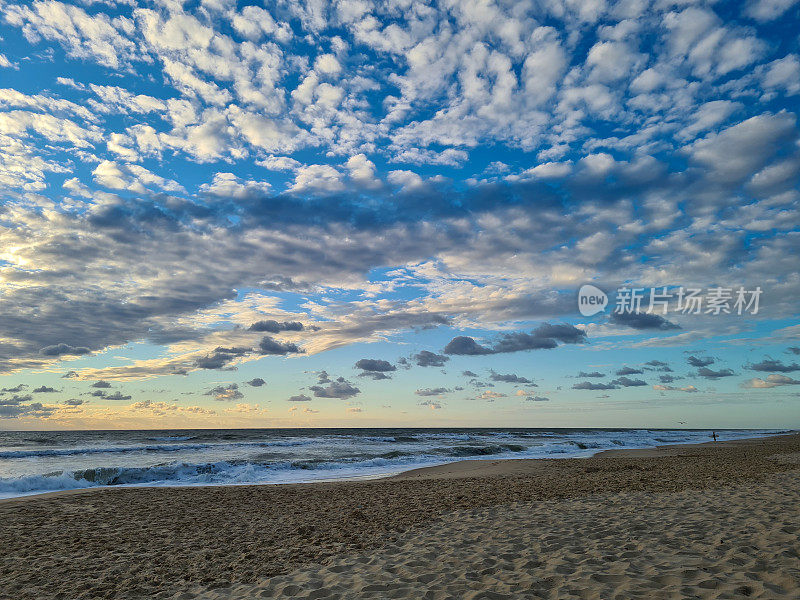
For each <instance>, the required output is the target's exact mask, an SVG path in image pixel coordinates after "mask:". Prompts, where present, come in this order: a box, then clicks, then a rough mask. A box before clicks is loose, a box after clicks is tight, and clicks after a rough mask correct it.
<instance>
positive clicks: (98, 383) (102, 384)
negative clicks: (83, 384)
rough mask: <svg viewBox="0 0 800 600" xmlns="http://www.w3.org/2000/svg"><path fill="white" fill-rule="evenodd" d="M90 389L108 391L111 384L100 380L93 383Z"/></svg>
mask: <svg viewBox="0 0 800 600" xmlns="http://www.w3.org/2000/svg"><path fill="white" fill-rule="evenodd" d="M92 387H93V388H98V389H108V388H110V387H111V383H110V382H108V381H104V380H102V379H101V380H100V381H95V382H94V383H93V384H92Z"/></svg>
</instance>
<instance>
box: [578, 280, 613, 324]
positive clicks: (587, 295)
mask: <svg viewBox="0 0 800 600" xmlns="http://www.w3.org/2000/svg"><path fill="white" fill-rule="evenodd" d="M606 306H608V296H607V295H606V293H605V292H604V291H603V290H601V289H600V288H598V287H595V286H593V285H590V284H588V283H587V284H586V285H583V286H581V289H580V290H578V310H580V311H581V314H582V315H583V316H584V317H591V316H592V315H596V314H597V313H599V312H602V311H604V310H605V309H606Z"/></svg>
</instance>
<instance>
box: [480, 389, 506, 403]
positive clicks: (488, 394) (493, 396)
mask: <svg viewBox="0 0 800 600" xmlns="http://www.w3.org/2000/svg"><path fill="white" fill-rule="evenodd" d="M505 397H506V394H503V393H502V392H495V391H493V390H486V391H485V392H481V393H480V394H479V395H478V397H477V398H476V400H487V401H489V402H494V401H495V400H497V399H498V398H505Z"/></svg>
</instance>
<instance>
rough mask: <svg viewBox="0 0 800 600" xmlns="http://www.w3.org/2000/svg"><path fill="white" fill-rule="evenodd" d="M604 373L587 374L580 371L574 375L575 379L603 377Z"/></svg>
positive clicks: (593, 372) (592, 372)
mask: <svg viewBox="0 0 800 600" xmlns="http://www.w3.org/2000/svg"><path fill="white" fill-rule="evenodd" d="M605 376H606V374H605V373H601V372H600V371H591V372H589V373H587V372H586V371H581V372H580V373H578V374H577V375H576V377H605Z"/></svg>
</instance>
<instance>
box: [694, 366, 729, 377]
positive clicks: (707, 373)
mask: <svg viewBox="0 0 800 600" xmlns="http://www.w3.org/2000/svg"><path fill="white" fill-rule="evenodd" d="M697 374H698V375H699V376H700V377H705V378H706V379H719V378H720V377H731V376H733V375H736V373H734V372H733V370H732V369H720V370H719V371H714V370H713V369H709V368H708V367H700V368H699V369H698V370H697Z"/></svg>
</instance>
